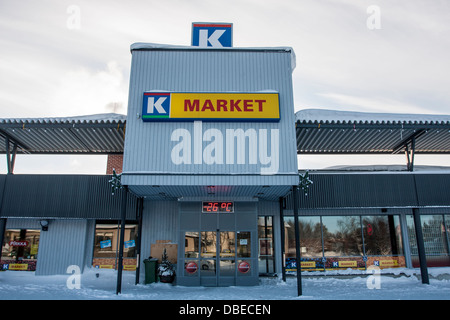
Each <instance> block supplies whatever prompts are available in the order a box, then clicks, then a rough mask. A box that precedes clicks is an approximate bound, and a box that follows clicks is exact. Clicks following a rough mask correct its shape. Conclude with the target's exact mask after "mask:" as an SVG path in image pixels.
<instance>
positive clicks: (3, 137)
mask: <svg viewBox="0 0 450 320" xmlns="http://www.w3.org/2000/svg"><path fill="white" fill-rule="evenodd" d="M125 123H126V115H121V114H115V113H107V114H97V115H88V116H78V117H61V118H8V119H0V153H2V154H5V153H11V154H12V153H15V152H17V153H22V154H72V153H77V154H114V153H123V147H124V140H125Z"/></svg>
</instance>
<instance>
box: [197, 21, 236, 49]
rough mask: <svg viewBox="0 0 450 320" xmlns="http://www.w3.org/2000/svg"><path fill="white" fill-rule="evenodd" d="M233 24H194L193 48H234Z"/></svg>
mask: <svg viewBox="0 0 450 320" xmlns="http://www.w3.org/2000/svg"><path fill="white" fill-rule="evenodd" d="M232 29H233V24H231V23H200V22H194V23H193V24H192V46H194V47H201V48H207V47H212V48H223V47H232V46H233V32H232Z"/></svg>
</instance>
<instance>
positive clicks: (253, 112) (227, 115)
mask: <svg viewBox="0 0 450 320" xmlns="http://www.w3.org/2000/svg"><path fill="white" fill-rule="evenodd" d="M142 120H143V121H144V122H152V121H197V120H200V121H246V122H252V121H253V122H260V121H269V122H278V121H279V120H280V105H279V96H278V93H277V92H254V93H244V92H232V93H230V92H224V93H212V92H153V91H152V92H144V95H143V105H142Z"/></svg>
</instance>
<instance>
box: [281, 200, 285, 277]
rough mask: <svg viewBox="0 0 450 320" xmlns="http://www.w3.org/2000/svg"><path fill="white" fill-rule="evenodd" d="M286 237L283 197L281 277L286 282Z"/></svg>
mask: <svg viewBox="0 0 450 320" xmlns="http://www.w3.org/2000/svg"><path fill="white" fill-rule="evenodd" d="M285 237H286V236H285V233H284V211H283V198H280V238H281V278H282V280H283V281H284V282H286V256H285V251H284V250H285V248H284V243H285Z"/></svg>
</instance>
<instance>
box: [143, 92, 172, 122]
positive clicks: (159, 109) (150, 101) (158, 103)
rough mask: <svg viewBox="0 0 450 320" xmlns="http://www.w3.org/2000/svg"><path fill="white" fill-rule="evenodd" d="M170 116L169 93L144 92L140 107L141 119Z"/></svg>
mask: <svg viewBox="0 0 450 320" xmlns="http://www.w3.org/2000/svg"><path fill="white" fill-rule="evenodd" d="M169 116H170V93H169V92H167V93H165V92H163V93H162V92H145V93H144V102H143V107H142V119H143V120H144V121H151V120H153V119H164V118H169Z"/></svg>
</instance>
